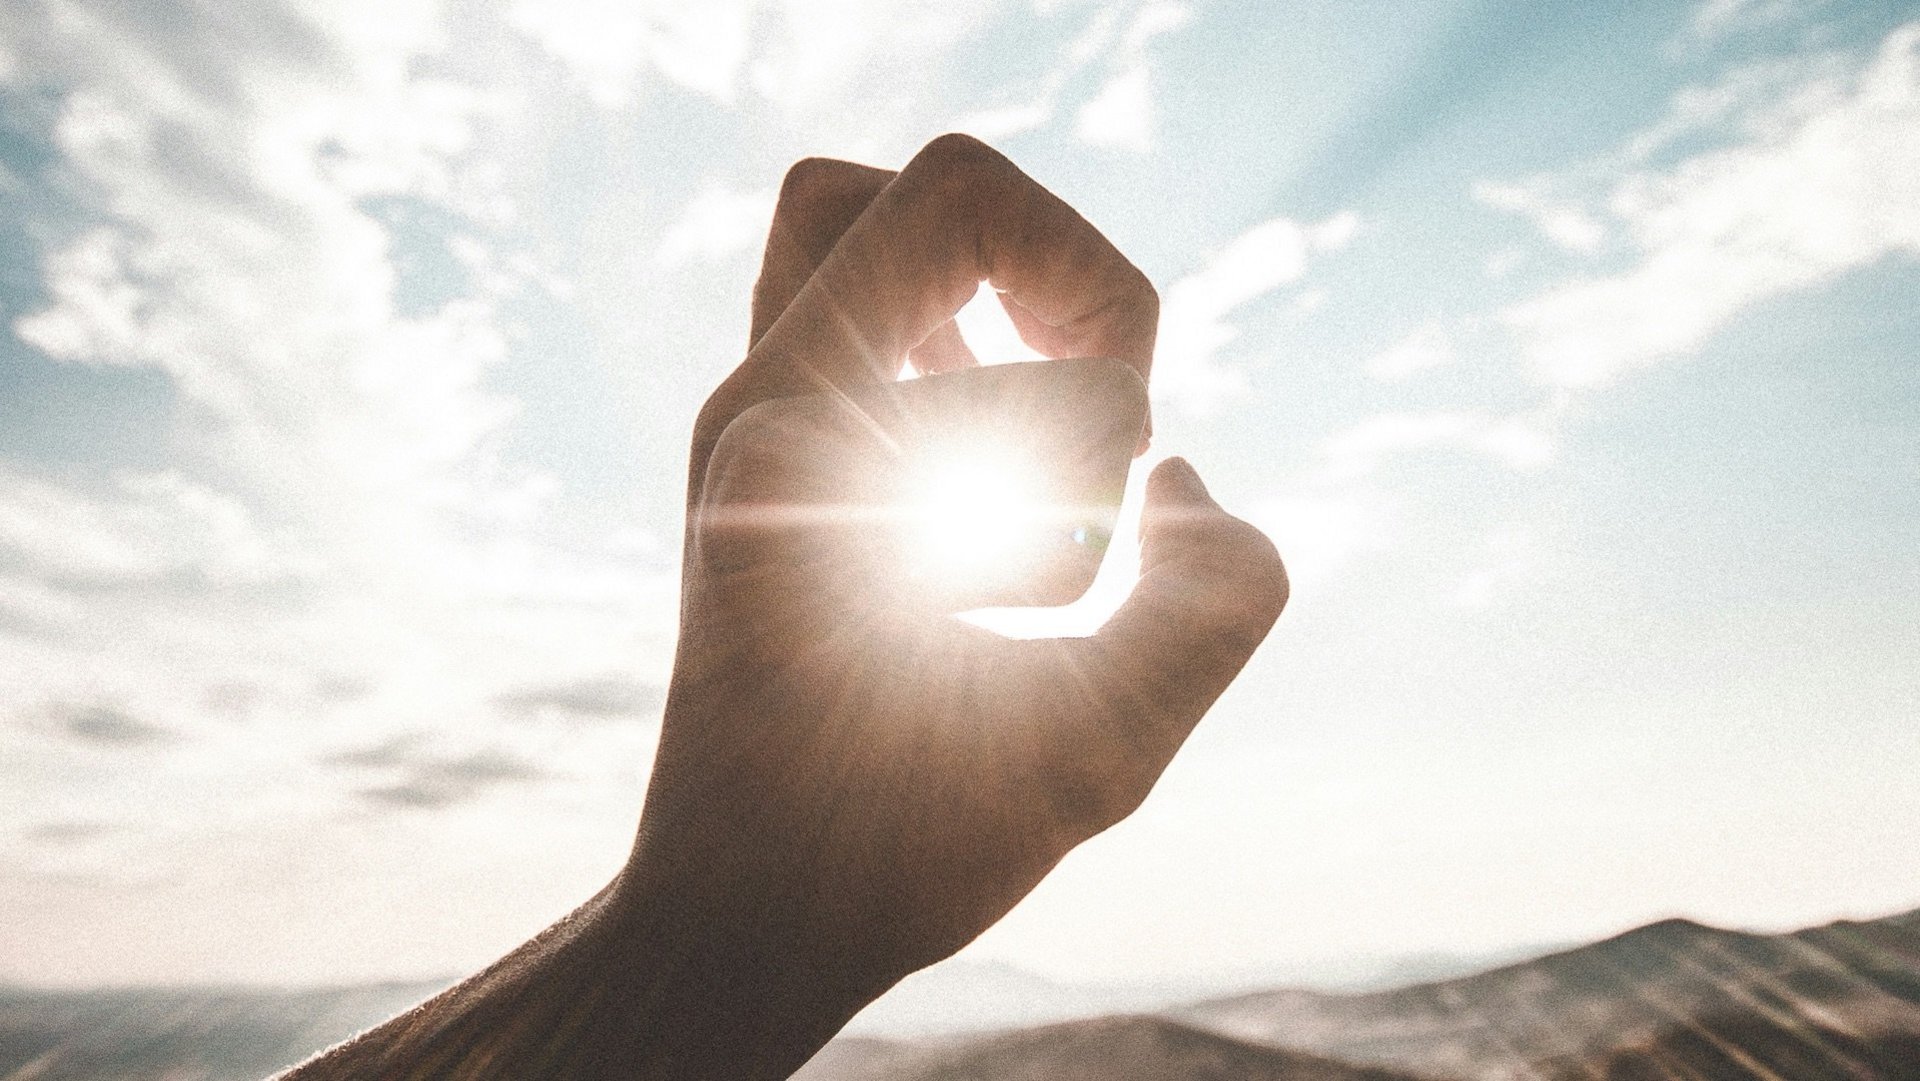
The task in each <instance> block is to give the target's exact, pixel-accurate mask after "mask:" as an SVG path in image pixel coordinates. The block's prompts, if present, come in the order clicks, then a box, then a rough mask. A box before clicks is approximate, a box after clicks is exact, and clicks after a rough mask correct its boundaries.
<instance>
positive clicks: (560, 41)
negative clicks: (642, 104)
mask: <svg viewBox="0 0 1920 1081" xmlns="http://www.w3.org/2000/svg"><path fill="white" fill-rule="evenodd" d="M759 6H760V5H758V4H756V3H753V2H751V0H640V2H631V3H621V2H619V0H516V2H515V3H513V4H512V6H511V7H509V8H508V19H509V20H510V21H511V22H512V23H513V25H514V26H516V27H517V28H518V29H519V30H521V31H522V32H523V33H525V34H527V35H528V36H529V37H531V38H533V39H534V40H535V41H537V42H539V43H540V44H541V46H542V47H544V48H545V49H546V50H547V51H548V52H549V53H551V54H553V56H554V57H555V58H556V59H558V60H559V61H561V62H562V63H563V64H565V65H566V66H567V67H568V69H569V70H571V71H572V72H573V74H574V75H575V76H576V77H577V78H578V79H579V80H580V81H581V82H582V83H583V84H584V85H585V87H586V89H587V93H588V94H589V95H590V96H591V97H592V98H593V100H594V101H595V102H596V103H597V104H599V105H601V106H603V107H605V108H619V107H622V106H625V105H627V104H629V103H630V102H631V101H632V99H633V95H634V92H635V90H636V88H637V85H638V84H639V82H640V81H641V80H642V79H643V78H644V77H645V76H646V75H647V74H648V73H649V72H650V71H657V72H658V73H659V74H660V75H661V76H662V77H664V78H666V79H668V80H669V81H671V82H674V83H676V84H678V85H680V86H683V87H685V88H687V89H689V90H693V91H695V92H697V93H701V94H706V95H708V96H710V97H713V98H715V99H717V100H719V101H731V100H732V99H733V96H734V93H735V91H736V89H737V87H738V83H739V79H740V75H741V72H742V70H743V68H744V66H745V64H746V60H747V53H748V48H749V46H750V45H751V43H752V39H751V34H752V29H753V26H752V22H753V17H754V14H755V10H756V9H757V8H758V7H759Z"/></svg>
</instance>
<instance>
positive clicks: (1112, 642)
mask: <svg viewBox="0 0 1920 1081" xmlns="http://www.w3.org/2000/svg"><path fill="white" fill-rule="evenodd" d="M1140 546H1141V561H1140V562H1141V570H1140V582H1139V585H1137V586H1135V587H1134V591H1133V595H1132V596H1131V597H1129V598H1128V599H1127V602H1126V603H1125V604H1124V605H1122V606H1121V608H1120V610H1119V611H1118V612H1116V613H1115V614H1114V616H1113V618H1112V619H1111V620H1109V621H1108V622H1107V624H1106V626H1105V627H1103V628H1101V630H1100V632H1099V633H1098V634H1097V635H1095V636H1094V637H1093V638H1090V639H1086V640H1085V641H1086V644H1087V649H1088V650H1089V651H1090V652H1091V654H1092V655H1091V656H1088V657H1085V658H1083V665H1084V666H1083V668H1082V671H1084V672H1086V673H1087V674H1088V675H1089V676H1090V677H1092V680H1093V682H1095V683H1096V685H1097V686H1098V687H1099V690H1100V691H1101V692H1102V693H1101V694H1099V695H1098V696H1097V699H1096V700H1100V701H1104V702H1105V703H1107V704H1108V705H1109V706H1110V707H1118V711H1119V712H1121V713H1124V714H1125V715H1124V716H1116V717H1110V718H1107V719H1106V720H1107V722H1108V724H1110V725H1114V726H1116V727H1118V728H1120V729H1122V730H1126V731H1127V732H1128V734H1129V736H1130V742H1132V743H1133V744H1134V746H1136V747H1138V748H1141V749H1143V750H1145V749H1153V750H1156V751H1157V752H1158V754H1159V756H1160V757H1161V759H1162V760H1161V761H1160V762H1159V763H1158V764H1159V765H1164V764H1165V761H1164V760H1165V759H1170V758H1171V757H1172V755H1173V752H1174V751H1175V750H1176V749H1178V747H1179V745H1180V743H1181V741H1183V740H1185V738H1186V736H1187V733H1188V732H1190V731H1191V730H1192V728H1193V726H1194V725H1196V724H1198V723H1199V722H1200V718H1201V717H1202V716H1203V715H1204V714H1205V713H1206V711H1207V709H1208V708H1209V707H1211V706H1212V705H1213V703H1214V700H1215V699H1217V698H1219V697H1220V694H1221V692H1223V691H1225V690H1226V689H1227V685H1228V684H1229V683H1231V682H1233V678H1234V677H1235V676H1237V675H1239V673H1240V670H1241V668H1243V667H1245V666H1246V663H1247V660H1248V659H1249V658H1250V657H1252V656H1253V651H1254V649H1255V648H1257V647H1258V646H1259V645H1260V643H1261V641H1263V640H1264V639H1265V638H1266V636H1267V632H1268V631H1269V630H1271V629H1272V627H1273V623H1274V620H1276V619H1278V618H1279V616H1280V610H1281V609H1282V608H1284V607H1285V606H1286V603H1287V572H1286V568H1285V567H1284V566H1283V565H1282V564H1281V562H1280V555H1279V553H1278V552H1276V551H1275V550H1274V547H1273V543H1272V542H1271V541H1269V540H1268V539H1267V537H1266V535H1265V534H1263V533H1261V532H1260V531H1259V530H1258V529H1256V528H1254V527H1253V526H1252V525H1250V524H1248V523H1246V522H1244V521H1242V520H1240V519H1238V518H1235V517H1234V516H1233V515H1231V514H1228V513H1227V512H1226V511H1225V510H1223V509H1221V507H1220V504H1218V503H1216V502H1214V500H1213V497H1212V495H1210V494H1209V493H1208V492H1207V486H1206V485H1205V484H1204V483H1202V482H1201V480H1200V475H1199V474H1198V473H1196V472H1195V471H1194V468H1193V466H1191V465H1189V464H1187V462H1186V461H1185V460H1184V459H1181V458H1169V459H1167V460H1166V461H1164V462H1161V463H1160V465H1159V466H1158V467H1156V468H1155V469H1154V471H1153V473H1152V475H1151V476H1149V477H1148V479H1147V502H1146V507H1145V509H1144V510H1143V511H1142V514H1141V538H1140Z"/></svg>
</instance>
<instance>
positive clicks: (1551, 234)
mask: <svg viewBox="0 0 1920 1081" xmlns="http://www.w3.org/2000/svg"><path fill="white" fill-rule="evenodd" d="M1473 197H1474V198H1475V199H1477V200H1479V201H1480V202H1482V203H1485V204H1486V205H1488V206H1491V207H1495V208H1497V209H1500V210H1508V211H1512V212H1514V213H1516V214H1520V215H1522V216H1524V217H1526V218H1528V219H1530V220H1532V221H1533V223H1534V224H1535V225H1537V226H1538V227H1539V229H1540V231H1541V232H1542V233H1544V234H1545V235H1546V237H1547V239H1548V240H1551V241H1553V242H1554V243H1555V244H1557V245H1559V246H1560V247H1562V248H1565V249H1567V250H1568V251H1574V252H1581V253H1586V252H1593V251H1597V250H1599V248H1600V246H1601V245H1602V244H1604V243H1606V239H1607V230H1606V227H1605V226H1604V225H1602V224H1601V223H1600V222H1599V221H1598V220H1597V219H1595V218H1594V217H1593V216H1592V215H1591V214H1589V213H1588V212H1587V211H1586V210H1584V209H1582V208H1581V207H1579V206H1577V205H1573V204H1570V203H1565V202H1561V201H1558V200H1555V199H1554V198H1552V197H1551V196H1550V195H1549V194H1547V193H1546V192H1543V191H1541V190H1539V189H1538V188H1537V187H1536V186H1533V185H1526V184H1497V183H1494V182H1492V181H1479V182H1476V183H1475V184H1474V185H1473Z"/></svg>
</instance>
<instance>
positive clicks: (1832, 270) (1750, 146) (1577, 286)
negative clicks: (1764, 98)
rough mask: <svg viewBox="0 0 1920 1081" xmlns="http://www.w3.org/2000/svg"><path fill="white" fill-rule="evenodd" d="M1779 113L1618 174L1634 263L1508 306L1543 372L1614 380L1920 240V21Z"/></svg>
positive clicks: (1916, 246) (1578, 381) (1555, 377)
mask: <svg viewBox="0 0 1920 1081" xmlns="http://www.w3.org/2000/svg"><path fill="white" fill-rule="evenodd" d="M1809 102H1812V103H1814V105H1813V107H1811V108H1809V105H1808V103H1809ZM1775 113H1776V117H1775V123H1774V124H1771V125H1764V126H1762V127H1761V128H1760V130H1759V132H1758V134H1757V136H1756V137H1754V138H1752V139H1750V140H1749V141H1747V142H1744V143H1742V144H1739V145H1736V146H1733V147H1730V148H1727V149H1721V150H1716V151H1712V152H1708V153H1704V154H1701V155H1698V156H1695V157H1692V158H1689V159H1687V160H1686V161H1684V162H1682V163H1680V164H1679V165H1678V166H1676V167H1674V168H1672V169H1670V170H1665V171H1644V172H1637V173H1634V174H1632V175H1629V176H1627V177H1625V178H1624V179H1623V180H1621V181H1620V182H1619V183H1617V184H1616V185H1615V186H1614V187H1613V189H1612V193H1611V195H1610V196H1609V198H1608V200H1607V207H1608V210H1609V211H1610V212H1611V213H1612V214H1613V215H1614V216H1615V217H1616V218H1617V219H1618V220H1619V221H1620V222H1621V223H1622V225H1623V227H1624V228H1625V229H1626V230H1627V232H1628V234H1629V236H1630V237H1631V240H1632V243H1633V245H1634V248H1635V249H1636V258H1635V261H1634V265H1633V266H1632V267H1631V268H1630V269H1628V270H1626V271H1623V272H1621V273H1619V274H1615V275H1611V276H1608V277H1599V278H1589V279H1584V280H1577V281H1574V282H1572V283H1569V284H1566V285H1563V286H1560V287H1558V288H1556V289H1553V290H1551V291H1549V292H1547V293H1546V294H1544V295H1542V296H1539V297H1537V298H1534V299H1532V300H1528V301H1526V302H1524V303H1521V304H1518V305H1516V306H1514V307H1513V308H1512V309H1510V310H1509V311H1508V312H1507V313H1506V315H1505V318H1506V321H1507V322H1508V323H1509V324H1510V325H1511V327H1512V328H1513V329H1514V331H1515V332H1516V333H1517V334H1518V335H1519V336H1520V338H1521V339H1522V341H1523V343H1524V346H1525V349H1526V353H1527V355H1528V356H1529V358H1530V359H1531V360H1532V362H1533V363H1534V365H1535V366H1536V369H1537V371H1538V372H1539V373H1540V375H1541V376H1542V377H1543V378H1544V379H1546V380H1548V381H1550V382H1553V383H1557V384H1561V385H1565V386H1593V385H1598V384H1604V383H1607V382H1609V381H1611V380H1613V379H1616V378H1618V377H1619V376H1620V375H1621V374H1622V373H1624V372H1627V371H1630V370H1632V369H1635V368H1639V367H1643V366H1646V365H1649V364H1652V363H1655V362H1657V361H1660V360H1662V359H1665V358H1669V357H1674V356H1678V355H1682V354H1685V353H1688V352H1690V351H1692V350H1694V349H1696V348H1698V347H1699V346H1700V345H1701V344H1702V343H1703V342H1705V341H1706V340H1707V339H1708V338H1709V337H1710V336H1711V335H1712V334H1713V333H1714V332H1715V331H1717V330H1719V329H1720V328H1721V327H1722V326H1724V325H1725V324H1726V323H1727V322H1728V321H1729V320H1730V319H1732V318H1733V317H1734V316H1736V315H1738V314H1739V313H1741V312H1743V311H1746V310H1748V309H1749V308H1751V307H1753V306H1754V305H1756V304H1758V303H1760V302H1762V301H1765V300H1768V299H1771V298H1773V297H1777V296H1780V295H1783V294H1786V293H1790V292H1794V291H1799V290H1804V289H1809V288H1813V287H1816V286H1818V285H1821V284H1823V283H1825V282H1829V281H1832V280H1833V279H1834V278H1836V277H1838V276H1839V275H1841V274H1843V273H1845V272H1847V271H1849V270H1852V269H1854V268H1856V267H1862V266H1866V265H1869V264H1871V263H1874V262H1876V261H1878V260H1880V259H1883V258H1886V257H1887V256H1890V255H1893V254H1895V253H1899V252H1906V253H1913V252H1916V251H1920V24H1915V25H1910V26H1907V27H1905V28H1903V29H1901V30H1899V31H1896V32H1895V33H1893V34H1891V35H1889V36H1888V37H1887V38H1886V40H1885V41H1884V42H1882V43H1881V45H1880V47H1879V49H1878V50H1877V51H1876V54H1875V55H1874V56H1873V57H1872V59H1871V60H1870V61H1869V62H1868V63H1867V64H1866V65H1865V66H1864V67H1863V68H1862V69H1861V70H1859V71H1858V73H1857V74H1856V75H1854V76H1853V77H1851V78H1849V79H1846V80H1845V81H1844V82H1842V83H1840V84H1838V85H1833V84H1829V83H1824V82H1822V83H1815V84H1812V85H1808V86H1803V87H1801V88H1800V92H1799V93H1798V94H1796V95H1794V96H1793V97H1792V99H1791V100H1789V101H1786V102H1783V103H1781V104H1780V105H1779V106H1777V108H1776V109H1775Z"/></svg>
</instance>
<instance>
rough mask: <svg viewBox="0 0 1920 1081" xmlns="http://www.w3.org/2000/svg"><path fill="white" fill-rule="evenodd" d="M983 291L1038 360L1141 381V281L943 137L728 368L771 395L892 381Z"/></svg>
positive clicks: (1008, 174)
mask: <svg viewBox="0 0 1920 1081" xmlns="http://www.w3.org/2000/svg"><path fill="white" fill-rule="evenodd" d="M982 281H986V282H989V283H990V284H991V285H992V286H993V287H994V288H995V289H998V290H1001V291H1002V292H1004V293H1006V294H1007V295H1008V297H1009V298H1010V299H1011V300H1012V301H1013V302H1014V303H1015V304H1017V305H1018V306H1019V307H1020V308H1021V309H1022V310H1023V311H1024V312H1025V313H1026V314H1027V315H1030V316H1031V318H1032V321H1035V322H1036V323H1037V325H1029V326H1025V327H1020V328H1019V329H1021V330H1022V336H1023V337H1024V338H1026V339H1027V341H1028V344H1030V345H1033V346H1034V347H1035V348H1037V349H1039V350H1041V351H1042V352H1043V353H1046V354H1047V355H1049V356H1055V357H1059V356H1075V355H1077V356H1106V357H1114V358H1116V359H1119V360H1122V361H1125V362H1126V363H1127V364H1128V365H1130V366H1131V367H1133V369H1134V370H1135V371H1136V372H1138V373H1139V375H1140V377H1141V379H1142V380H1143V381H1144V380H1145V379H1146V378H1147V375H1148V372H1149V369H1150V368H1151V366H1152V363H1153V342H1154V334H1155V330H1156V328H1157V326H1158V323H1159V315H1160V302H1159V296H1158V294H1156V293H1155V292H1154V289H1153V285H1152V284H1151V283H1150V282H1148V281H1147V278H1146V275H1144V274H1142V273H1141V272H1140V271H1139V269H1138V268H1136V267H1135V266H1134V265H1133V264H1132V263H1130V262H1128V261H1127V258H1126V257H1125V256H1123V255H1121V254H1120V252H1119V251H1118V250H1117V249H1116V248H1114V246H1113V245H1112V244H1111V243H1110V242H1109V241H1108V240H1107V238H1106V237H1104V236H1102V235H1101V234H1100V231H1099V230H1097V229H1095V228H1094V227H1093V226H1092V225H1091V224H1089V223H1088V222H1087V220H1086V219H1085V218H1083V217H1081V216H1080V215H1079V214H1078V213H1077V212H1075V211H1074V209H1073V208H1072V207H1070V206H1068V205H1067V204H1066V203H1065V202H1063V201H1062V200H1061V199H1060V198H1059V197H1057V196H1055V195H1054V194H1053V193H1052V192H1049V191H1048V190H1046V189H1045V188H1044V187H1042V186H1040V184H1038V183H1036V182H1035V181H1034V180H1033V179H1032V178H1031V177H1029V176H1027V175H1026V174H1025V173H1023V172H1021V171H1020V169H1019V168H1018V167H1016V166H1015V165H1014V164H1013V163H1012V162H1011V161H1008V160H1007V159H1006V158H1005V157H1004V156H1002V155H1001V154H1000V153H998V152H997V151H995V150H993V149H991V148H990V147H988V146H986V144H984V143H981V142H979V141H978V140H976V139H972V138H969V137H967V136H964V135H943V136H941V137H940V138H938V139H935V140H934V141H933V142H931V143H929V144H927V146H926V147H925V148H924V149H922V150H921V151H920V153H919V154H917V155H915V156H914V159H913V160H912V161H911V162H909V163H908V164H907V166H906V168H904V169H902V170H901V171H900V175H899V176H898V177H896V178H895V179H894V180H893V181H892V182H891V183H889V184H888V185H887V186H886V187H885V188H884V189H883V190H882V191H881V192H880V193H879V194H878V195H877V196H875V197H874V199H873V201H872V202H871V203H869V204H868V206H867V209H866V210H865V211H864V212H862V213H861V215H860V217H859V218H858V219H856V220H855V221H854V223H853V225H852V226H851V227H850V228H849V229H848V230H847V232H846V233H845V234H844V235H843V236H842V237H841V238H840V242H839V243H838V244H837V245H836V246H835V247H834V248H833V250H832V252H831V253H829V254H828V256H827V258H826V260H825V261H824V262H823V263H822V264H821V265H820V267H819V269H818V270H816V271H815V272H814V274H813V276H812V277H811V278H810V279H808V281H807V283H806V285H805V286H804V287H803V288H802V289H801V291H800V293H799V295H797V296H796V297H795V298H794V300H793V303H792V304H790V305H788V306H787V309H786V311H784V312H783V313H781V315H780V318H779V319H778V320H776V321H775V323H774V324H773V326H772V327H770V328H768V330H767V332H766V334H765V335H764V336H763V337H762V338H761V339H760V341H759V342H758V343H757V344H756V345H755V347H754V349H753V350H752V351H751V352H750V353H749V354H748V356H747V359H746V361H745V362H744V363H743V364H742V365H741V369H742V371H743V372H748V371H750V372H751V373H752V374H753V376H754V377H755V381H756V382H760V381H764V382H765V384H766V385H768V386H770V387H777V388H779V391H778V392H779V393H783V394H794V393H805V392H809V391H817V390H827V389H838V390H842V391H845V390H848V389H851V388H852V387H855V386H858V385H861V384H866V383H874V382H882V381H886V380H889V379H892V378H893V376H894V374H895V373H897V372H898V371H899V370H900V363H901V359H902V358H903V357H904V356H905V355H906V353H907V351H908V350H909V349H910V348H912V347H913V346H914V345H915V344H917V343H919V342H920V341H921V340H922V339H924V338H926V337H927V335H928V334H929V333H930V332H932V331H933V330H934V329H935V328H936V327H938V326H940V325H941V324H942V323H944V322H945V321H947V320H948V319H950V318H952V317H953V314H954V313H955V312H957V311H959V310H960V308H961V306H962V305H964V304H965V303H966V302H967V300H968V299H970V298H971V297H972V296H973V294H974V292H975V290H976V289H978V288H979V284H980V282H982Z"/></svg>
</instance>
